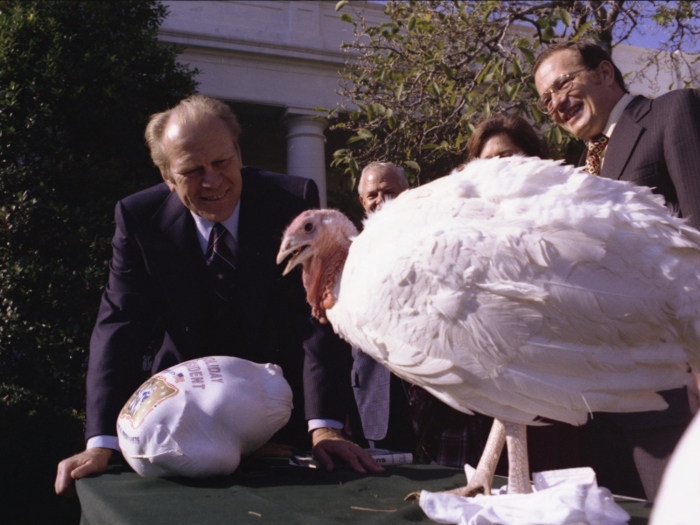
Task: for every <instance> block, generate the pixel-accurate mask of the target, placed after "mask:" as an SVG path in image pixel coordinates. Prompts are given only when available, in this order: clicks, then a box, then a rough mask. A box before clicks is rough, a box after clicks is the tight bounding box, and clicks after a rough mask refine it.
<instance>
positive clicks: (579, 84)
mask: <svg viewBox="0 0 700 525" xmlns="http://www.w3.org/2000/svg"><path fill="white" fill-rule="evenodd" d="M533 75H534V77H535V84H536V86H537V90H538V92H539V94H540V98H539V100H538V103H537V105H538V108H539V109H540V111H542V112H544V113H547V114H549V115H550V116H551V117H552V120H554V122H556V123H557V124H558V125H559V126H561V127H562V128H563V129H565V130H566V131H569V132H570V133H573V134H574V135H576V136H578V137H579V138H582V139H584V140H586V141H587V144H588V151H587V152H586V153H585V154H584V156H583V158H582V161H581V165H585V169H586V171H588V172H589V173H593V174H595V175H600V176H601V177H606V178H610V179H619V180H626V181H631V182H633V183H635V184H639V185H643V186H649V187H650V188H652V191H654V193H657V194H659V195H662V196H663V197H664V199H665V200H666V205H667V206H668V208H669V209H671V210H672V211H673V212H675V213H677V214H678V215H680V216H681V217H686V218H687V219H688V221H689V222H690V224H691V225H692V226H694V227H695V228H700V93H699V92H698V91H696V90H690V89H681V90H677V91H671V92H670V93H666V94H665V95H662V96H660V97H658V98H656V99H649V98H646V97H643V96H637V97H634V98H633V97H631V96H630V95H629V93H628V91H627V88H626V87H625V84H624V80H623V77H622V73H621V72H620V70H619V69H618V68H617V67H616V66H615V65H614V63H613V62H612V59H611V58H610V56H609V55H608V53H607V52H605V51H604V50H603V49H602V48H600V47H599V46H597V45H595V44H594V43H591V42H585V41H580V42H566V43H561V44H555V45H552V46H550V47H548V48H547V49H546V50H545V51H544V52H543V53H542V54H540V56H539V57H538V58H537V61H536V62H535V65H534V66H533ZM662 395H663V396H664V398H665V399H666V401H667V402H668V404H669V408H668V409H667V410H665V411H663V412H644V413H639V414H595V416H594V418H593V419H592V421H591V422H589V423H588V425H587V426H588V427H589V428H590V431H591V432H590V434H591V436H592V438H593V440H594V441H597V442H598V443H599V444H602V443H603V441H604V440H607V445H606V446H605V447H604V446H602V445H601V446H600V447H599V452H601V453H603V452H605V450H603V449H606V450H607V451H608V454H607V457H604V456H599V461H598V465H597V466H598V468H599V471H598V475H599V481H600V482H601V484H602V485H605V486H607V487H608V488H610V489H611V490H612V491H613V492H615V493H622V494H628V495H638V496H642V497H643V496H644V493H645V494H646V497H647V498H648V499H653V498H654V496H655V494H656V491H657V490H658V485H659V482H660V478H661V474H662V473H663V469H664V468H665V465H666V463H667V462H668V458H669V456H670V454H671V452H672V451H673V448H674V447H675V445H676V444H677V443H678V440H679V439H680V437H681V435H682V433H683V431H684V429H685V428H686V426H687V425H688V423H689V421H690V419H691V412H690V409H689V405H688V396H687V393H686V390H685V389H681V390H673V391H668V392H663V393H662ZM616 444H621V445H622V446H623V448H624V452H625V454H616V453H615V452H614V450H613V449H612V448H611V447H612V446H614V445H616ZM595 446H596V444H595V442H594V447H595ZM625 455H627V456H628V457H627V458H625V457H624V456H625ZM632 460H633V461H634V463H632ZM625 461H627V465H628V466H632V465H636V470H637V472H638V473H639V478H641V483H642V485H643V491H644V493H642V494H640V493H639V492H636V493H632V492H635V490H636V491H638V490H641V487H639V480H637V481H636V483H637V487H638V488H636V489H635V487H634V483H635V482H634V478H636V473H635V472H634V467H631V470H625V468H624V467H622V465H623V463H624V462H625Z"/></svg>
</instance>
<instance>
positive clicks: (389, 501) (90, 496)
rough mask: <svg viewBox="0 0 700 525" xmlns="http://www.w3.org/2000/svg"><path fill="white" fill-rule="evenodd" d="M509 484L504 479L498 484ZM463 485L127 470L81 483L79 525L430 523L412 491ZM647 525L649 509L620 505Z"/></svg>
mask: <svg viewBox="0 0 700 525" xmlns="http://www.w3.org/2000/svg"><path fill="white" fill-rule="evenodd" d="M504 482H505V480H503V479H501V478H498V479H497V480H496V483H495V484H496V486H501V485H502V484H503V483H504ZM464 483H465V477H464V472H463V471H462V470H458V469H451V468H445V467H438V466H432V465H401V466H394V467H387V468H386V473H385V474H381V475H366V476H363V475H360V474H356V473H354V472H352V471H351V470H349V469H339V470H337V471H335V472H325V471H323V470H316V469H307V468H299V467H291V466H287V465H285V462H284V461H282V460H262V461H258V462H256V463H254V464H252V465H249V466H248V467H246V468H245V469H239V471H237V472H236V473H234V474H233V475H231V476H227V477H220V478H210V479H205V480H195V479H186V478H173V479H143V478H141V477H140V476H138V475H137V474H135V473H134V472H133V471H132V470H131V469H129V468H128V467H121V466H116V467H111V468H110V470H108V471H107V472H106V473H104V474H102V475H100V476H95V477H90V478H86V479H81V480H78V481H77V483H76V486H77V490H78V496H79V497H80V504H81V506H82V519H81V525H97V524H109V525H122V524H123V525H126V524H146V523H149V524H151V523H158V524H160V523H171V524H197V525H206V524H209V523H211V524H217V525H220V524H222V523H235V524H256V525H263V524H277V523H279V524H285V525H287V524H297V523H298V524H300V525H301V524H304V525H312V524H324V525H326V524H333V523H343V524H352V523H358V524H360V523H361V524H365V523H368V524H373V523H381V524H406V523H432V522H431V521H430V520H429V519H428V518H427V517H426V516H425V514H424V513H423V511H422V510H421V508H420V507H419V506H418V503H417V502H406V501H404V497H405V496H406V495H407V494H408V493H410V492H413V491H420V490H421V489H423V490H430V491H440V490H447V489H451V488H455V487H458V486H461V485H463V484H464ZM618 503H620V505H621V506H622V507H623V508H624V509H625V510H626V511H627V512H629V513H630V515H632V520H631V521H630V524H631V525H645V524H646V523H647V518H648V516H649V513H650V511H651V505H650V504H648V503H642V502H636V501H618Z"/></svg>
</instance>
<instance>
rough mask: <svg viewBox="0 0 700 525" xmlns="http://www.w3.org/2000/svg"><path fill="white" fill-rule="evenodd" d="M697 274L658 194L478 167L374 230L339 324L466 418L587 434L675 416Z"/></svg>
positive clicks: (689, 241)
mask: <svg viewBox="0 0 700 525" xmlns="http://www.w3.org/2000/svg"><path fill="white" fill-rule="evenodd" d="M698 269H700V233H698V232H697V231H695V230H694V229H692V228H690V227H689V226H687V225H686V224H685V222H684V221H683V220H681V219H679V218H676V217H672V216H671V215H670V214H669V213H668V212H667V211H666V208H665V207H664V205H663V200H662V198H661V197H659V196H656V195H654V194H652V192H651V191H650V190H649V189H647V188H642V187H636V186H633V185H631V184H629V183H625V182H619V181H610V180H606V179H602V178H598V177H594V176H591V175H589V174H587V173H585V172H583V171H581V170H576V169H574V168H572V167H567V166H562V165H560V164H559V163H556V162H553V161H542V160H539V159H526V158H520V157H511V158H509V159H491V160H488V161H474V162H472V163H470V164H469V165H468V166H466V167H462V168H461V169H458V170H456V171H454V172H453V173H452V174H450V175H449V176H447V177H444V178H442V179H439V180H437V181H435V182H432V183H430V184H426V185H424V186H422V187H419V188H416V189H413V190H410V191H407V192H404V193H403V194H401V195H400V196H399V197H398V198H396V199H395V200H393V201H390V202H387V203H385V205H384V206H383V207H382V209H381V210H379V211H377V212H376V213H373V214H372V215H371V216H370V217H369V218H368V219H367V220H366V221H365V225H364V231H363V232H362V233H361V234H360V235H359V236H357V238H355V239H354V241H353V242H352V245H351V246H350V249H349V253H348V257H347V260H346V261H345V266H344V269H343V272H342V275H341V277H340V280H339V282H338V285H337V286H336V288H335V293H334V295H335V298H336V301H335V305H334V306H333V307H332V308H330V309H328V310H327V311H326V315H327V317H328V320H329V321H330V322H331V324H332V325H333V327H334V329H335V330H336V331H337V332H338V333H339V334H340V335H341V336H342V337H343V338H345V339H346V340H348V341H349V342H351V343H352V344H353V345H355V346H357V347H358V348H361V349H362V350H363V351H365V352H366V353H368V354H370V355H371V356H372V357H374V358H375V359H376V360H378V361H379V362H381V363H382V364H384V365H385V366H387V367H388V368H389V369H390V370H392V371H393V372H394V373H396V374H397V375H398V376H400V377H403V378H404V379H406V380H408V381H410V382H412V383H416V384H418V385H420V386H422V387H424V388H425V389H426V390H428V391H429V392H430V393H432V394H433V395H435V396H436V397H438V398H439V399H441V400H442V401H444V402H445V403H447V404H448V405H450V406H452V407H454V408H456V409H458V410H461V411H463V412H469V411H470V410H474V411H478V412H482V413H485V414H488V415H491V416H494V417H497V418H499V419H503V420H506V421H512V422H518V423H528V424H531V423H532V422H533V421H534V420H535V418H537V417H540V416H541V417H547V418H551V419H557V420H561V421H566V422H569V423H578V424H581V423H583V422H585V421H586V419H587V417H588V414H589V413H590V412H595V411H614V412H626V411H639V410H650V409H663V408H664V407H665V406H666V405H665V402H664V401H663V399H662V398H661V397H660V396H658V395H657V394H655V393H654V391H659V390H665V389H669V388H674V387H677V386H680V385H682V384H684V383H685V381H686V378H687V363H688V362H691V363H693V364H694V366H696V367H697V366H698V364H699V361H700V359H699V358H698V348H699V346H700V339H699V338H698V329H699V328H700V273H699V271H698Z"/></svg>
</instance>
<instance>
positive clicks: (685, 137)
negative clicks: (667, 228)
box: [663, 89, 700, 229]
mask: <svg viewBox="0 0 700 525" xmlns="http://www.w3.org/2000/svg"><path fill="white" fill-rule="evenodd" d="M678 93H679V95H678V99H676V103H675V104H674V106H673V111H672V114H670V115H664V117H665V119H666V122H667V123H668V124H667V126H666V130H665V133H664V139H663V140H664V156H665V160H666V164H667V166H668V172H669V176H670V177H671V181H672V182H673V185H674V187H675V189H676V194H677V197H678V204H679V207H680V211H681V215H682V216H683V217H685V218H687V219H688V220H689V221H690V224H691V225H692V226H693V227H695V228H698V229H700V93H699V92H698V91H696V90H694V89H692V90H691V89H683V90H679V91H678Z"/></svg>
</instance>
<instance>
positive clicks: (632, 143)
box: [584, 89, 700, 229]
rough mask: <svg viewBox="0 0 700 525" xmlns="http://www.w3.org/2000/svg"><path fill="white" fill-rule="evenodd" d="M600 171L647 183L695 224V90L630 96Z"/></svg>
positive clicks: (698, 127)
mask: <svg viewBox="0 0 700 525" xmlns="http://www.w3.org/2000/svg"><path fill="white" fill-rule="evenodd" d="M584 160H585V159H584ZM600 174H601V176H602V177H606V178H608V179H619V180H627V181H631V182H634V183H635V184H638V185H640V186H649V187H650V188H652V189H653V191H654V193H658V194H659V195H663V196H664V198H665V199H666V205H667V206H668V207H669V208H670V209H671V210H672V211H674V212H676V213H678V214H680V216H681V217H687V218H688V219H689V221H690V224H691V225H692V226H693V227H695V228H698V229H700V92H698V91H697V90H694V89H680V90H676V91H671V92H670V93H666V94H665V95H662V96H660V97H659V98H656V99H648V98H645V97H642V96H637V97H635V98H634V100H632V102H630V104H629V105H628V106H627V108H626V109H625V111H624V112H623V114H622V116H621V117H620V120H619V122H618V123H617V125H616V126H615V130H614V132H613V134H612V137H610V142H609V143H608V149H607V150H606V152H605V161H604V163H603V168H602V170H601V173H600Z"/></svg>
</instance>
